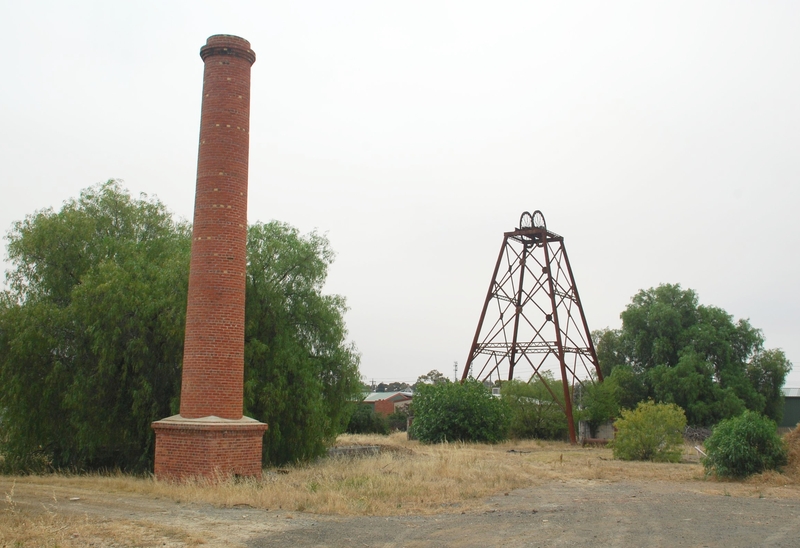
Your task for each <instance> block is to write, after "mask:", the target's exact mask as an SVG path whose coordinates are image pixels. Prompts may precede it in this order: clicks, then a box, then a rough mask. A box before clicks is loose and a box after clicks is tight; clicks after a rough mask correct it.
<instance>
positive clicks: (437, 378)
mask: <svg viewBox="0 0 800 548" xmlns="http://www.w3.org/2000/svg"><path fill="white" fill-rule="evenodd" d="M449 382H450V379H448V378H447V377H445V376H444V375H443V374H442V373H441V372H440V371H439V370H438V369H432V370H431V371H428V372H427V373H425V374H424V375H420V376H419V377H417V382H415V383H414V385H413V386H412V387H411V388H412V389H413V390H414V391H415V392H416V391H417V390H419V389H420V387H422V386H425V385H430V384H446V383H449Z"/></svg>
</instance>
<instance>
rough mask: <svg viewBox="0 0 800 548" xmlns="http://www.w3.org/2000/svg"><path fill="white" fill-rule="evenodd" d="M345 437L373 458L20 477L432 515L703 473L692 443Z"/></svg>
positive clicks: (347, 510) (192, 497) (160, 493)
mask: <svg viewBox="0 0 800 548" xmlns="http://www.w3.org/2000/svg"><path fill="white" fill-rule="evenodd" d="M337 445H342V446H347V445H378V446H380V447H381V451H380V453H379V454H377V455H373V456H367V457H340V458H331V459H323V460H321V461H319V462H316V463H313V464H309V465H302V466H295V467H288V468H285V469H280V470H266V471H265V474H264V477H263V479H261V480H258V481H256V480H244V481H236V482H233V481H228V482H220V483H216V484H213V483H209V482H203V481H197V482H191V483H185V484H173V483H169V482H163V481H155V480H153V479H138V478H133V477H130V476H125V475H111V476H99V475H88V476H63V475H53V476H38V477H27V478H20V479H19V481H25V482H33V483H41V484H46V485H61V486H70V487H71V488H72V489H89V490H99V491H103V492H109V493H111V492H113V493H138V494H142V495H146V496H148V497H160V498H168V499H173V500H176V501H182V502H209V503H212V504H216V505H220V506H228V507H230V506H236V505H249V506H253V507H258V508H269V509H283V510H292V511H306V512H315V513H323V514H341V515H355V514H358V515H381V516H385V515H396V514H432V513H437V512H442V511H446V510H447V509H448V508H453V507H459V508H461V509H471V508H477V507H480V506H482V505H483V504H484V503H483V500H484V499H485V498H486V497H488V496H491V495H495V494H498V493H503V492H507V491H509V490H512V489H515V488H520V487H530V486H535V485H537V484H540V483H543V482H547V481H551V480H570V479H574V480H581V479H582V480H608V481H618V480H637V479H638V480H646V481H687V480H698V479H702V477H703V471H702V468H701V467H700V466H699V465H698V464H696V461H697V459H696V457H695V452H694V450H693V449H691V447H688V446H687V450H686V460H687V461H694V462H685V463H682V464H659V463H645V462H621V461H615V460H613V459H612V456H611V451H610V450H609V449H605V448H602V449H598V448H593V449H585V448H580V447H575V446H571V445H569V444H566V443H559V442H537V441H519V442H508V443H504V444H498V445H483V444H462V443H452V444H441V445H421V444H419V443H418V442H415V441H408V440H406V439H405V435H404V434H394V435H392V436H389V437H382V436H351V435H345V436H341V437H340V438H339V440H338V443H337Z"/></svg>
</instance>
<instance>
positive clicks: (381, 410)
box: [375, 400, 394, 415]
mask: <svg viewBox="0 0 800 548" xmlns="http://www.w3.org/2000/svg"><path fill="white" fill-rule="evenodd" d="M375 412H376V413H378V414H379V415H391V414H392V413H394V402H393V401H391V400H378V401H376V402H375Z"/></svg>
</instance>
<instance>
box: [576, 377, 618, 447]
mask: <svg viewBox="0 0 800 548" xmlns="http://www.w3.org/2000/svg"><path fill="white" fill-rule="evenodd" d="M580 403H581V410H580V413H579V417H580V419H581V420H585V421H586V422H587V423H588V424H589V429H590V431H591V435H592V436H596V435H597V430H598V428H600V426H601V425H603V424H605V423H607V422H608V421H611V420H614V419H616V418H617V417H618V416H619V411H620V407H619V384H618V383H617V379H615V378H614V376H613V375H611V376H610V377H608V378H606V379H605V380H604V381H603V382H585V383H584V384H583V386H582V393H581V402H580Z"/></svg>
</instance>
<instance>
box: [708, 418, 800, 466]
mask: <svg viewBox="0 0 800 548" xmlns="http://www.w3.org/2000/svg"><path fill="white" fill-rule="evenodd" d="M705 446H706V451H707V453H708V456H707V457H706V458H705V459H703V466H705V468H706V471H707V472H709V473H713V474H715V475H717V476H720V477H730V478H744V477H747V476H750V475H752V474H758V473H759V472H763V471H765V470H776V469H778V468H779V467H780V466H783V465H784V464H786V462H787V451H786V447H785V445H784V443H783V440H781V438H780V437H779V436H778V430H777V427H776V426H775V423H774V422H773V421H772V420H770V419H768V418H767V417H764V416H763V415H760V414H758V413H756V412H755V411H745V412H744V413H742V414H741V415H739V416H738V417H734V418H732V419H726V420H724V421H722V422H720V423H719V424H717V426H715V427H714V432H713V433H712V434H711V437H710V438H708V439H707V440H706V443H705Z"/></svg>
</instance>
